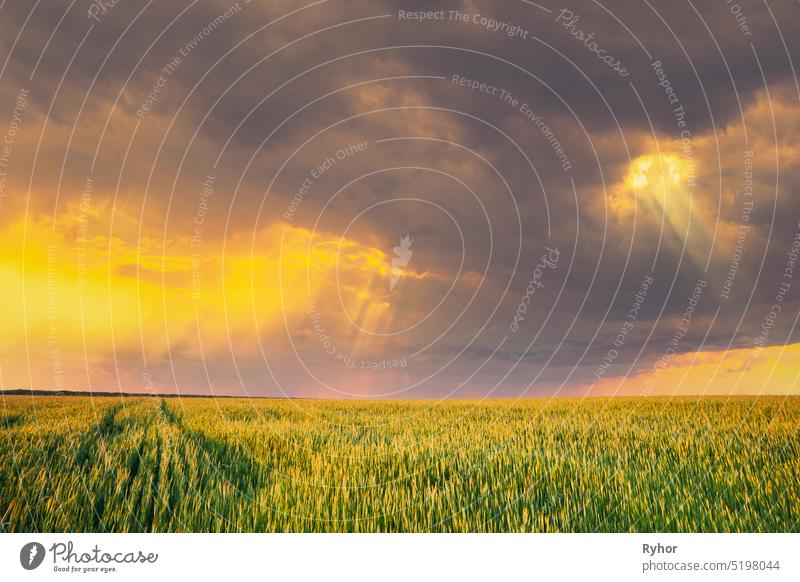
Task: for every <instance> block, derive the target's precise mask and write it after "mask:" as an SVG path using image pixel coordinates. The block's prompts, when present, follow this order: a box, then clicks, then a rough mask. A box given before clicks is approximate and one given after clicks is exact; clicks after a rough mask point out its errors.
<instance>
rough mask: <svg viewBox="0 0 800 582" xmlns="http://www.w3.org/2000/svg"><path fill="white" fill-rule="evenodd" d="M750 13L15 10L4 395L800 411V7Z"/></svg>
mask: <svg viewBox="0 0 800 582" xmlns="http://www.w3.org/2000/svg"><path fill="white" fill-rule="evenodd" d="M737 1H738V3H737V2H734V1H730V2H726V1H725V0H713V1H711V0H709V1H701V2H697V1H694V2H692V1H689V0H678V1H676V2H654V1H652V0H651V1H649V2H648V1H647V0H643V1H639V0H637V1H625V2H622V1H620V2H613V3H611V2H599V1H594V2H589V1H581V2H577V1H575V2H571V3H568V4H557V3H553V2H551V1H550V0H542V1H541V2H539V3H535V2H530V1H528V0H503V1H502V2H500V1H494V2H489V1H462V2H456V1H454V2H445V3H431V2H411V1H403V2H400V1H398V2H394V1H388V0H379V1H374V0H372V1H369V2H367V1H365V0H364V1H347V2H344V1H339V0H318V1H316V2H309V3H307V4H306V3H304V2H300V1H283V0H273V1H270V2H247V1H245V0H240V1H239V2H236V3H231V2H227V1H225V0H223V1H211V0H202V1H198V0H193V1H188V0H174V1H154V0H151V1H150V2H146V3H145V2H133V1H131V0H117V1H116V2H115V3H114V2H105V3H103V2H90V1H89V0H71V1H66V0H65V1H63V2H62V1H56V0H52V1H50V0H48V1H47V2H41V1H39V0H36V1H35V2H34V1H31V0H5V1H2V2H0V47H2V50H1V51H0V67H1V68H0V139H2V140H3V143H2V146H3V149H2V150H1V151H0V154H2V156H1V157H0V284H1V285H2V289H3V294H2V298H3V303H2V325H0V387H2V388H5V389H13V388H28V387H32V388H47V389H58V388H64V389H93V390H125V391H150V392H176V391H178V392H181V393H190V392H191V393H215V394H250V395H264V396H281V395H289V396H314V397H327V398H333V397H352V396H358V397H367V396H369V397H397V398H401V397H402V398H419V397H430V398H440V397H445V396H451V397H483V396H504V397H515V396H521V395H525V396H549V395H565V396H566V395H584V394H589V395H602V394H633V395H637V394H638V395H642V394H644V395H651V394H653V395H655V394H687V393H691V394H745V393H778V394H786V393H797V392H798V384H797V380H798V375H800V332H798V330H797V329H796V324H797V320H798V306H800V270H798V267H797V266H796V265H795V264H794V261H795V260H796V258H797V257H796V252H797V250H798V247H800V238H797V237H798V232H800V225H799V224H798V222H799V221H800V197H799V196H798V187H799V186H800V171H799V168H800V166H798V159H799V158H800V87H799V86H798V80H797V77H796V75H795V69H794V66H795V64H800V49H799V46H798V42H800V41H798V39H797V35H796V31H797V30H800V5H798V4H797V3H796V2H789V1H785V2H777V1H772V0H771V1H769V2H766V1H757V0H737ZM103 4H105V5H104V6H103ZM112 4H113V5H112ZM420 11H429V12H428V13H427V14H424V13H423V15H424V16H425V18H424V19H420V15H421V14H420ZM434 11H435V12H434Z"/></svg>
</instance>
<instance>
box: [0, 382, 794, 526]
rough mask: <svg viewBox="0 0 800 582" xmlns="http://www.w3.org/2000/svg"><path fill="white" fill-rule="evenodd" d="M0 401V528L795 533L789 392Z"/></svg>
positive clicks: (35, 399)
mask: <svg viewBox="0 0 800 582" xmlns="http://www.w3.org/2000/svg"><path fill="white" fill-rule="evenodd" d="M0 405H1V406H2V407H1V408H0V462H1V463H2V464H0V521H2V530H4V531H12V532H33V531H37V532H38V531H46V532H62V531H80V532H83V531H86V532H89V531H92V532H94V531H100V532H187V531H188V532H223V531H245V532H252V531H267V532H275V531H278V532H280V531H296V532H375V531H378V532H386V531H389V532H595V531H602V532H628V531H658V532H667V531H686V532H691V531H702V532H730V531H740V532H762V531H764V532H786V531H791V532H796V531H800V525H799V523H800V399H799V398H778V397H767V398H759V399H754V398H735V399H723V398H719V399H714V398H704V399H697V398H684V399H622V398H615V399H594V398H593V399H584V400H571V399H556V400H544V399H542V400H526V401H518V402H514V401H502V400H495V401H484V402H479V401H466V400H465V401H449V402H444V403H442V402H438V403H437V402H432V401H407V402H363V401H356V402H353V401H348V402H334V401H313V400H265V399H262V400H245V399H241V400H240V399H176V398H170V399H166V400H162V399H159V398H113V397H111V398H97V397H95V398H89V397H55V396H48V397H29V396H19V397H16V396H15V397H4V398H3V399H2V401H0ZM2 530H0V531H2Z"/></svg>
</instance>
